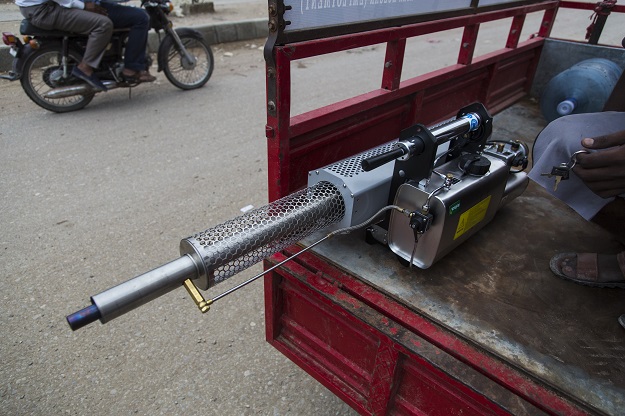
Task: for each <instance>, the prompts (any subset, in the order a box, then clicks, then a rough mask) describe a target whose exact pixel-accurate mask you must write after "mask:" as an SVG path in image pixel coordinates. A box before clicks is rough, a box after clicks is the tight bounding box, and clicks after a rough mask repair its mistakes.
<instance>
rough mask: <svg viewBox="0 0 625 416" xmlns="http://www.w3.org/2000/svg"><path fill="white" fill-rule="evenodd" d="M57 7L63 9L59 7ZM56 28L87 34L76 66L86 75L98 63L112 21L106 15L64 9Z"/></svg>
mask: <svg viewBox="0 0 625 416" xmlns="http://www.w3.org/2000/svg"><path fill="white" fill-rule="evenodd" d="M57 9H64V8H62V7H59V8H57ZM56 29H62V30H66V31H69V32H74V33H81V34H85V35H89V39H88V41H87V46H86V47H85V53H84V55H83V59H82V62H81V63H80V64H79V65H78V67H79V68H80V69H81V70H82V71H83V72H84V73H85V74H87V75H91V73H92V72H93V69H95V68H97V67H98V66H99V65H100V60H101V59H102V56H103V55H104V49H105V48H106V45H108V43H109V41H110V40H111V35H112V34H113V22H112V21H111V20H110V19H109V18H108V17H106V16H103V15H101V14H98V13H93V12H89V11H86V10H81V9H64V10H63V12H62V17H61V19H58V20H57V27H56Z"/></svg>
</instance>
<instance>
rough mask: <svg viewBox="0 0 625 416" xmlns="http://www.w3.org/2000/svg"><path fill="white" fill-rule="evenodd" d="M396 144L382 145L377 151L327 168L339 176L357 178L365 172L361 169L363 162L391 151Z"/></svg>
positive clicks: (368, 152) (365, 153)
mask: <svg viewBox="0 0 625 416" xmlns="http://www.w3.org/2000/svg"><path fill="white" fill-rule="evenodd" d="M394 144H395V142H392V143H387V144H385V145H382V146H380V147H376V148H375V149H371V150H368V151H366V152H364V153H361V154H359V155H356V156H354V157H352V158H349V159H345V160H342V161H340V162H337V163H335V164H333V165H330V166H327V167H326V169H327V170H329V171H331V172H334V173H336V174H338V175H341V176H344V177H348V178H351V177H352V176H356V175H358V174H359V173H361V172H364V171H363V170H362V167H361V162H362V160H363V159H367V158H370V157H373V156H377V155H379V154H382V153H386V152H388V151H389V150H392V149H393V145H394Z"/></svg>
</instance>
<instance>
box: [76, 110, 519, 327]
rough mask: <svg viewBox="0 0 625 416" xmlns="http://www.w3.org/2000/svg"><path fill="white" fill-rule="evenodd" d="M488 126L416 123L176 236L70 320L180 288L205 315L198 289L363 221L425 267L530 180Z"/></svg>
mask: <svg viewBox="0 0 625 416" xmlns="http://www.w3.org/2000/svg"><path fill="white" fill-rule="evenodd" d="M491 130H492V118H491V116H490V115H489V114H488V112H487V111H486V109H485V108H484V106H483V105H481V104H479V103H476V104H472V105H470V106H467V107H465V108H463V109H461V110H460V111H459V112H458V115H457V117H456V118H454V119H453V120H450V121H448V122H445V123H442V124H440V125H438V126H434V127H432V128H426V127H425V126H422V125H419V124H417V125H414V126H412V127H409V128H408V129H406V130H404V131H402V133H401V135H400V137H399V138H398V139H397V140H395V141H392V142H390V143H386V144H384V145H382V146H379V147H377V148H374V149H371V150H369V151H366V152H364V153H362V154H358V155H355V156H353V157H350V158H348V159H345V160H343V161H340V162H337V163H334V164H331V165H329V166H326V167H324V168H320V169H317V170H314V171H312V172H309V182H308V188H306V189H303V190H301V191H299V192H296V193H294V194H291V195H288V196H286V197H284V198H282V199H279V200H277V201H274V202H272V203H270V204H268V205H266V206H263V207H260V208H257V209H254V210H252V211H250V212H248V213H246V214H244V215H241V216H239V217H237V218H234V219H232V220H230V221H227V222H225V223H224V224H221V225H218V226H215V227H212V228H210V229H208V230H206V231H203V232H201V233H197V234H195V235H194V236H192V237H189V238H186V239H183V240H182V241H181V244H180V252H181V257H180V258H179V259H177V260H174V261H172V262H170V263H167V264H165V265H163V266H161V267H158V268H156V269H154V270H152V271H149V272H147V273H144V274H143V275H140V276H138V277H136V278H134V279H131V280H129V281H127V282H125V283H122V284H120V285H118V286H116V287H114V288H111V289H109V290H107V291H104V292H102V293H100V294H98V295H95V296H93V297H92V298H91V301H92V305H91V306H89V307H87V308H84V309H82V310H80V311H78V312H76V313H74V314H71V315H69V316H68V317H67V320H68V323H69V324H70V326H71V327H72V329H78V328H80V327H82V326H84V325H87V324H88V323H90V322H93V321H95V320H98V319H99V320H100V321H101V322H103V323H105V322H108V321H109V320H111V319H113V318H115V317H118V316H120V315H121V314H123V313H126V312H128V311H130V310H132V309H134V308H136V307H138V306H140V305H142V304H144V303H147V302H149V301H151V300H153V299H155V298H156V297H158V296H161V295H163V294H165V293H167V292H169V291H170V290H173V289H175V288H177V287H179V286H181V285H183V284H184V286H185V287H186V288H187V290H189V293H190V294H191V296H192V298H193V299H194V300H195V301H196V304H197V305H198V307H199V308H200V309H201V310H202V311H203V312H205V311H206V310H208V308H209V305H210V304H211V303H212V302H213V301H214V300H216V299H218V298H220V297H222V296H220V297H217V298H215V299H214V300H210V301H205V300H204V299H203V298H202V296H201V294H199V292H198V291H197V288H196V286H197V287H199V288H200V289H202V290H206V289H209V288H211V287H212V286H214V285H216V284H217V283H220V282H222V281H224V280H226V279H227V278H229V277H231V276H233V275H235V274H236V273H238V272H240V271H242V270H244V269H246V268H248V267H250V266H251V265H253V264H255V263H257V262H259V261H261V260H262V259H263V258H266V257H268V256H270V255H272V254H274V253H276V252H278V251H280V250H282V249H284V248H286V247H288V246H290V245H292V244H294V243H296V242H298V241H300V240H302V239H303V238H305V237H308V236H310V235H312V234H313V233H314V232H316V231H319V230H326V229H327V230H330V231H331V233H330V234H328V235H327V236H326V237H324V238H323V239H322V240H320V241H318V242H317V243H315V244H314V245H316V244H318V243H320V242H321V241H323V240H325V239H326V238H328V237H329V236H331V235H333V234H334V233H337V232H350V231H352V230H355V229H357V228H364V227H367V232H368V236H369V237H371V238H372V239H373V240H375V241H379V242H381V243H384V244H388V246H389V248H390V249H391V250H392V251H393V252H394V253H396V254H397V255H398V256H399V257H400V258H402V259H404V260H407V261H409V262H410V264H414V265H416V266H417V267H420V268H427V267H429V266H431V265H432V264H433V263H434V262H436V261H438V260H439V259H440V258H442V257H443V256H444V255H445V254H447V253H448V252H449V251H451V250H452V249H454V248H455V247H456V246H458V245H459V244H460V243H462V242H463V241H465V240H466V239H467V238H469V237H470V236H471V235H472V234H474V233H475V232H477V231H478V230H479V229H481V228H482V227H483V226H484V225H485V224H486V223H488V221H490V220H491V219H492V218H493V217H494V215H495V213H496V211H497V210H498V209H499V208H500V207H501V206H503V205H504V204H505V203H506V202H508V201H509V200H511V199H513V198H514V197H516V196H518V195H519V194H521V193H522V192H523V190H524V189H525V187H526V186H527V182H528V179H527V176H526V175H525V173H523V172H522V170H523V169H524V168H525V167H526V166H527V154H528V151H527V148H526V146H525V145H522V144H520V143H519V142H496V141H495V142H489V141H488V139H489V137H490V134H491ZM515 167H520V169H517V170H514V168H515ZM382 212H385V213H386V215H385V216H380V214H381V213H382ZM332 230H334V231H332ZM263 274H264V273H263ZM263 274H260V275H258V276H256V277H254V278H252V279H250V281H251V280H253V279H256V278H258V277H260V276H262V275H263ZM248 282H249V281H248ZM240 286H242V285H240ZM237 288H238V287H237ZM235 290H236V289H235ZM228 293H230V292H228Z"/></svg>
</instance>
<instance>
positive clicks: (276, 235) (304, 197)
mask: <svg viewBox="0 0 625 416" xmlns="http://www.w3.org/2000/svg"><path fill="white" fill-rule="evenodd" d="M344 215H345V203H344V201H343V197H342V196H341V193H340V192H339V190H338V189H337V188H336V186H334V185H333V184H331V183H329V182H320V183H318V184H316V185H314V186H312V187H309V188H306V189H303V190H301V191H299V192H296V193H293V194H291V195H288V196H286V197H284V198H281V199H279V200H277V201H274V202H272V203H270V204H268V205H265V206H262V207H259V208H256V209H254V210H252V211H250V212H248V213H245V214H244V215H241V216H239V217H237V218H234V219H232V220H229V221H227V222H225V223H223V224H220V225H218V226H215V227H213V228H209V229H208V230H206V231H203V232H200V233H197V234H195V235H194V236H193V237H188V238H185V239H184V240H182V241H181V242H180V253H181V254H183V255H184V254H189V255H191V256H192V257H193V258H194V259H195V262H196V264H197V265H198V267H200V268H203V270H199V273H198V274H199V277H198V279H197V280H195V281H194V283H195V284H196V285H197V286H198V287H199V288H200V289H202V290H206V289H208V288H209V287H212V286H214V285H215V284H217V283H220V282H222V281H224V280H226V279H227V278H229V277H231V276H234V275H235V274H237V273H239V272H240V271H242V270H244V269H246V268H248V267H250V266H252V265H253V264H256V263H258V262H259V261H261V260H262V259H264V258H266V257H268V256H270V255H272V254H274V253H277V252H278V251H280V250H282V249H284V248H286V247H288V246H290V245H292V244H294V243H296V242H297V241H299V240H301V239H303V238H305V237H307V236H309V235H311V234H312V233H314V232H315V231H318V230H321V229H323V228H326V227H327V226H329V225H331V224H333V223H336V222H339V221H341V219H342V218H343V216H344Z"/></svg>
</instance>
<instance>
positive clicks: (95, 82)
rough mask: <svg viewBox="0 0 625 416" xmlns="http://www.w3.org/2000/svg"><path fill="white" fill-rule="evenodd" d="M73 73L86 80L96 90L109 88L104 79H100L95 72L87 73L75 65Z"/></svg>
mask: <svg viewBox="0 0 625 416" xmlns="http://www.w3.org/2000/svg"><path fill="white" fill-rule="evenodd" d="M72 75H73V76H75V77H76V78H79V79H82V80H83V81H85V82H86V83H87V84H89V85H90V86H91V88H93V90H94V91H107V90H108V88H106V86H105V85H104V84H103V83H102V81H100V80H99V79H98V77H97V76H96V75H95V74H94V73H91V74H86V73H85V72H83V71H82V70H81V69H80V68H78V67H74V69H72Z"/></svg>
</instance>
